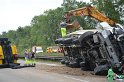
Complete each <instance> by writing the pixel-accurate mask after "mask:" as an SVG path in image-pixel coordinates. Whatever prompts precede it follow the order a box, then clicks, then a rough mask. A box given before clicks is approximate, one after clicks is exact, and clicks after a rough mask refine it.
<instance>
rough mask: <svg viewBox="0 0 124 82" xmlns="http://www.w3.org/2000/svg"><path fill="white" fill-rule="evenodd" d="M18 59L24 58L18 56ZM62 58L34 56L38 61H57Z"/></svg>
mask: <svg viewBox="0 0 124 82" xmlns="http://www.w3.org/2000/svg"><path fill="white" fill-rule="evenodd" d="M18 58H24V56H18ZM62 58H63V56H36V59H38V60H54V61H59V60H61V59H62Z"/></svg>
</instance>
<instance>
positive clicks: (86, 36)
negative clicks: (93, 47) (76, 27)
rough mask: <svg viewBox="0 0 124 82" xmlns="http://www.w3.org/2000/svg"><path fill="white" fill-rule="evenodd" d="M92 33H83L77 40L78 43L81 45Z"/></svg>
mask: <svg viewBox="0 0 124 82" xmlns="http://www.w3.org/2000/svg"><path fill="white" fill-rule="evenodd" d="M93 34H94V33H93V32H92V31H88V32H85V33H84V34H82V35H81V36H80V38H79V42H80V43H82V41H83V40H84V39H87V38H88V37H89V36H92V35H93Z"/></svg>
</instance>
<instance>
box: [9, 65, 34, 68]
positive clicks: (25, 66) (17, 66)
mask: <svg viewBox="0 0 124 82" xmlns="http://www.w3.org/2000/svg"><path fill="white" fill-rule="evenodd" d="M26 67H35V65H24V66H20V65H18V66H14V67H11V68H12V69H20V68H26Z"/></svg>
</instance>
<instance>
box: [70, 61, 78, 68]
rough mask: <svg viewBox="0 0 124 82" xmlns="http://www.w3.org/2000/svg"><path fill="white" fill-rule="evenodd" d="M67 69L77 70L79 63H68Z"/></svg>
mask: <svg viewBox="0 0 124 82" xmlns="http://www.w3.org/2000/svg"><path fill="white" fill-rule="evenodd" d="M69 67H72V68H79V67H80V65H79V63H77V62H70V63H69Z"/></svg>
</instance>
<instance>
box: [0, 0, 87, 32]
mask: <svg viewBox="0 0 124 82" xmlns="http://www.w3.org/2000/svg"><path fill="white" fill-rule="evenodd" d="M77 1H81V0H77ZM83 1H86V2H88V1H89V0H83ZM62 2H63V0H0V34H1V33H2V32H5V31H6V32H7V31H8V30H16V29H17V28H18V27H19V26H21V27H24V26H26V25H30V23H31V20H32V18H33V17H34V16H36V15H40V14H42V13H43V12H44V11H45V10H48V9H55V8H57V7H61V4H62Z"/></svg>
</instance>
